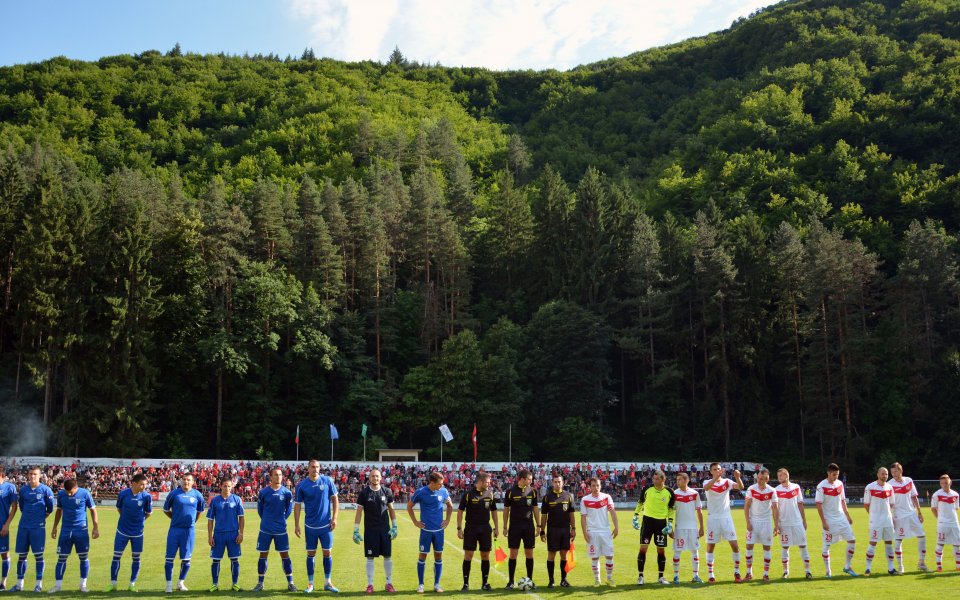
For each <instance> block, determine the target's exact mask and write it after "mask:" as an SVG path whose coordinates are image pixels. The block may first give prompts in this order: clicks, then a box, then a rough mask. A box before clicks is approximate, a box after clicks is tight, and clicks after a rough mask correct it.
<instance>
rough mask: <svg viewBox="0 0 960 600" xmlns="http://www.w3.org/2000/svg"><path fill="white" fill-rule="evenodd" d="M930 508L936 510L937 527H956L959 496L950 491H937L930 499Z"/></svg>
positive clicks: (959, 502) (959, 505) (959, 507)
mask: <svg viewBox="0 0 960 600" xmlns="http://www.w3.org/2000/svg"><path fill="white" fill-rule="evenodd" d="M930 508H935V509H937V525H938V526H939V525H949V526H953V527H956V526H957V509H960V494H957V492H955V491H953V490H950V491H949V492H945V491H943V490H937V491H936V493H934V494H933V496H932V497H931V498H930Z"/></svg>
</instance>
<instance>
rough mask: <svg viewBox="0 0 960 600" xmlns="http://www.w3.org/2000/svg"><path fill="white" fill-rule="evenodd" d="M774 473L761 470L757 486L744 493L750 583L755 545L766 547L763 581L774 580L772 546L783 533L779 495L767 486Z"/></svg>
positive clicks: (748, 578)
mask: <svg viewBox="0 0 960 600" xmlns="http://www.w3.org/2000/svg"><path fill="white" fill-rule="evenodd" d="M769 481H770V470H769V469H767V468H766V467H761V468H760V471H758V472H757V483H755V484H753V485H751V486H750V487H749V488H747V492H746V494H744V498H745V500H744V503H743V514H744V518H745V519H746V521H747V578H746V579H747V581H750V580H751V579H753V546H754V544H760V545H761V546H763V580H764V581H770V558H771V555H770V547H771V546H772V545H773V536H774V535H776V534H777V533H779V532H780V515H779V513H778V512H777V493H776V492H775V491H774V489H773V488H772V487H771V486H769V485H767V483H768V482H769Z"/></svg>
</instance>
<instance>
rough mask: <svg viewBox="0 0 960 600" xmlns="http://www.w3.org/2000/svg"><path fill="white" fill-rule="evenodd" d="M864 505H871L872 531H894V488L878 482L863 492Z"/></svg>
mask: <svg viewBox="0 0 960 600" xmlns="http://www.w3.org/2000/svg"><path fill="white" fill-rule="evenodd" d="M863 504H864V505H867V504H869V505H870V529H883V528H884V527H889V528H891V529H893V487H891V485H890V484H889V483H884V484H883V485H880V484H879V483H877V482H876V481H874V482H873V483H871V484H870V485H868V486H867V487H866V488H865V489H864V490H863Z"/></svg>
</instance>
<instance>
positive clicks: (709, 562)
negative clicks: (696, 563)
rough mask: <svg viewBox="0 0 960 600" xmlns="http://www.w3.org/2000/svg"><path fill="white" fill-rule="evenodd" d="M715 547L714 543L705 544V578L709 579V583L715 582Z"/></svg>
mask: <svg viewBox="0 0 960 600" xmlns="http://www.w3.org/2000/svg"><path fill="white" fill-rule="evenodd" d="M711 539H713V538H711ZM716 547H717V545H716V544H714V543H709V542H708V543H707V557H706V558H707V577H709V578H710V583H713V582H715V581H716V577H714V573H713V551H714V550H715V549H716Z"/></svg>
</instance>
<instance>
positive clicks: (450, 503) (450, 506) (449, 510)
mask: <svg viewBox="0 0 960 600" xmlns="http://www.w3.org/2000/svg"><path fill="white" fill-rule="evenodd" d="M446 505H447V516H446V518H444V519H443V522H442V523H440V528H441V529H446V528H447V525H449V524H450V519H452V518H453V500H451V499H450V498H447V502H446Z"/></svg>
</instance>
